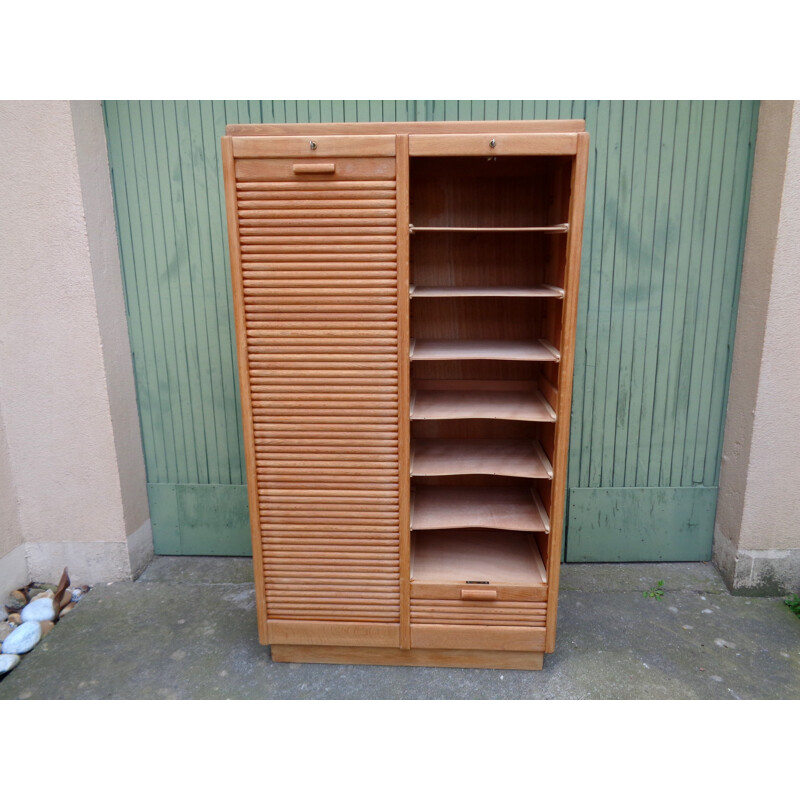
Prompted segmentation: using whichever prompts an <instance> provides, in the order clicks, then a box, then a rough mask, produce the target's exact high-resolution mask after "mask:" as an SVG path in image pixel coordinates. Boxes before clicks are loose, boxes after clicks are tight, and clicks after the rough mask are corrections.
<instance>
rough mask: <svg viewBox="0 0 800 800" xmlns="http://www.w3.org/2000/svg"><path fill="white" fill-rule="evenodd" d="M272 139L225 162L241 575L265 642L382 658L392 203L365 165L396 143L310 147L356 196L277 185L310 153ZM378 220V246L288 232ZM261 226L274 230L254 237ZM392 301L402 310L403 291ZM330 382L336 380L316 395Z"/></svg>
mask: <svg viewBox="0 0 800 800" xmlns="http://www.w3.org/2000/svg"><path fill="white" fill-rule="evenodd" d="M285 138H286V140H282V141H274V140H271V139H256V140H250V141H245V142H243V143H241V147H239V148H238V150H237V148H236V147H234V148H233V149H234V152H238V153H239V154H240V156H241V158H242V159H248V158H249V159H251V160H250V161H249V162H245V161H238V160H237V162H236V164H237V168H236V173H237V178H238V180H237V181H235V183H233V184H231V188H232V191H233V194H234V196H235V199H236V203H235V214H236V222H237V224H238V225H242V224H243V223H247V227H243V228H242V230H243V231H244V234H243V236H242V238H240V239H239V240H238V241H237V242H236V243H235V244H236V246H237V247H238V250H239V252H237V254H236V261H237V262H241V267H239V272H240V273H241V274H240V276H239V279H238V284H237V293H236V297H237V299H238V304H237V308H238V307H241V309H242V314H241V316H242V319H243V325H244V340H245V342H246V362H245V363H244V364H243V367H242V369H243V374H245V375H246V377H247V384H246V385H247V389H246V392H247V395H248V403H249V407H250V409H251V414H252V431H251V434H250V435H251V439H252V448H253V452H254V472H253V475H252V479H251V485H252V486H253V487H254V492H255V495H256V501H257V506H256V514H257V516H258V519H259V520H260V535H259V539H258V541H257V542H256V541H254V553H255V556H256V557H255V559H254V560H256V561H257V562H259V563H260V564H262V572H263V575H262V582H263V583H264V585H265V599H266V603H267V607H268V608H269V623H268V625H267V635H268V636H269V639H270V641H274V642H290V643H293V644H317V645H326V644H329V645H354V644H360V643H364V642H370V641H371V642H372V643H373V644H375V645H380V646H394V645H398V644H399V641H400V640H399V630H400V617H401V615H400V600H401V588H400V571H401V569H400V561H401V544H400V533H399V531H400V525H401V521H402V520H403V517H404V516H405V524H406V525H407V506H406V507H405V509H404V507H403V500H402V494H401V493H400V492H399V491H398V477H399V473H398V468H399V458H400V456H399V450H400V445H399V438H398V437H399V428H398V412H399V409H400V406H401V404H400V400H399V395H398V392H399V391H400V387H401V385H402V384H401V381H402V370H401V369H400V361H399V358H400V356H399V353H400V349H401V346H402V344H401V342H402V336H401V333H400V331H401V329H402V325H401V323H400V321H399V319H398V306H397V298H398V247H397V219H396V214H397V199H396V197H397V192H396V184H395V182H394V181H387V180H384V178H385V177H386V176H387V175H388V174H392V175H393V174H394V173H395V169H394V165H392V167H391V169H387V167H386V159H385V158H372V157H368V156H369V154H370V153H373V152H374V153H376V154H378V155H382V156H385V155H386V154H387V153H393V152H394V146H395V143H394V137H366V138H365V140H364V142H363V148H360V147H359V141H358V140H354V139H353V138H352V137H345V138H342V137H339V138H337V137H333V138H334V139H335V141H328V137H324V136H322V137H315V139H314V141H315V142H316V143H317V153H316V154H317V155H320V156H324V155H325V154H328V155H340V154H342V155H346V156H355V158H350V160H349V161H347V162H346V163H347V164H350V165H351V166H352V167H353V169H352V171H351V172H352V174H353V175H355V176H356V177H357V178H358V180H354V181H353V187H354V188H350V185H349V184H348V181H347V180H341V178H342V177H343V175H342V174H341V172H342V171H337V172H336V178H337V180H336V181H335V182H331V183H326V182H325V181H324V180H318V179H319V178H321V177H324V176H325V175H329V174H333V170H328V169H327V162H326V161H324V160H320V161H314V162H304V163H301V164H297V163H295V164H294V166H293V171H294V172H295V173H296V175H297V178H296V181H295V182H294V183H292V182H291V181H286V180H284V178H285V177H286V176H285V174H284V173H285V166H286V165H285V162H284V161H282V160H281V159H280V158H279V157H280V156H284V155H287V154H290V155H297V154H298V153H299V148H300V146H301V144H304V146H305V147H306V148H307V147H308V141H307V140H303V142H300V140H297V139H295V138H293V137H285ZM387 138H388V139H391V142H390V143H388V142H387V141H386V140H387ZM289 139H292V140H291V141H289ZM234 144H235V140H234ZM270 155H274V156H275V158H274V159H270V158H264V157H265V156H270ZM245 163H249V164H250V165H251V167H250V168H249V170H248V169H246V168H244V166H242V165H243V164H245ZM335 163H336V164H341V163H342V162H341V160H339V159H337V160H336V162H335ZM320 165H321V166H322V168H323V169H322V170H320ZM256 168H257V169H256ZM309 175H310V176H312V180H305V179H306V178H307V177H308V176H309ZM246 176H249V177H253V178H254V179H253V180H245V179H244V178H245V177H246ZM270 176H272V177H275V181H274V183H275V186H276V187H277V188H275V189H272V188H271V185H272V184H271V183H270V181H269V180H267V179H268V178H269V177H270ZM370 179H371V180H370ZM372 183H374V184H375V185H376V186H377V187H379V188H376V189H372V188H370V187H371V185H372ZM329 187H330V188H329ZM376 214H380V215H381V227H383V228H386V229H387V230H388V231H390V232H389V233H385V234H383V235H377V236H363V235H348V234H344V235H342V234H341V232H340V230H339V229H338V227H337V226H326V225H322V226H313V227H312V228H311V231H307V232H306V233H304V234H297V233H294V232H293V229H294V227H295V226H294V224H293V221H294V220H295V219H301V220H304V219H306V218H309V219H314V218H319V219H327V218H339V215H346V218H347V219H348V220H349V221H351V222H352V223H354V224H353V226H352V227H353V228H354V229H364V228H365V227H366V228H369V226H368V225H364V224H363V223H364V222H368V221H369V219H370V218H371V217H372V216H373V215H376ZM274 220H280V221H282V223H283V225H282V226H272V225H269V224H267V223H269V222H271V221H274ZM253 231H257V234H254V233H253ZM403 296H404V297H406V302H407V297H408V289H407V283H406V286H405V288H404V291H403ZM287 310H291V312H292V315H291V317H290V318H288V319H287V316H290V315H289V314H287ZM362 310H363V311H367V312H373V316H379V317H380V318H379V319H369V317H368V316H367V317H365V316H364V315H362V314H361V311H362ZM375 310H382V311H384V312H385V313H384V314H382V315H375V314H374V311H375ZM309 317H313V318H312V319H310V320H309ZM331 373H332V374H333V375H336V376H341V378H339V377H337V378H333V379H330V380H329V376H330V375H331ZM244 391H245V389H244V384H243V392H244ZM406 395H407V391H406ZM405 417H406V419H407V417H408V414H407V411H406V412H405ZM379 432H385V434H386V435H385V436H382V435H381V433H379ZM281 487H283V488H281ZM337 489H338V490H339V491H337Z"/></svg>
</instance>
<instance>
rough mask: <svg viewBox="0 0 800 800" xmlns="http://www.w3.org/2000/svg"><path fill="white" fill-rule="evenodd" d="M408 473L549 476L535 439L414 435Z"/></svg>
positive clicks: (547, 462)
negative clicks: (436, 437) (450, 437)
mask: <svg viewBox="0 0 800 800" xmlns="http://www.w3.org/2000/svg"><path fill="white" fill-rule="evenodd" d="M411 475H412V476H422V475H428V476H432V475H508V476H514V477H520V478H545V479H550V478H552V477H553V467H552V466H551V465H550V461H549V459H548V458H547V455H546V454H545V452H544V450H543V449H542V446H541V445H540V444H539V443H538V442H534V441H525V440H518V439H415V440H414V441H413V442H412V443H411Z"/></svg>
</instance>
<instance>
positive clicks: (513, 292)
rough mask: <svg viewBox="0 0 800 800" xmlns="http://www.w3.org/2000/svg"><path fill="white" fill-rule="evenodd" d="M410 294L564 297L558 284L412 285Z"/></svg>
mask: <svg viewBox="0 0 800 800" xmlns="http://www.w3.org/2000/svg"><path fill="white" fill-rule="evenodd" d="M409 296H410V297H412V298H417V297H555V298H563V297H564V290H563V289H561V288H559V287H558V286H548V285H546V284H542V285H541V286H411V287H409Z"/></svg>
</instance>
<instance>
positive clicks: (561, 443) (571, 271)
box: [545, 133, 589, 653]
mask: <svg viewBox="0 0 800 800" xmlns="http://www.w3.org/2000/svg"><path fill="white" fill-rule="evenodd" d="M577 137H578V152H577V154H576V156H575V163H574V166H573V169H572V179H571V187H570V203H569V233H568V234H567V236H568V240H567V264H566V271H565V276H564V300H563V304H564V305H563V310H562V324H561V361H560V363H559V366H558V407H557V408H556V419H557V421H556V434H555V454H554V458H553V482H552V500H551V504H550V542H549V545H550V546H549V552H548V558H547V577H548V587H549V588H548V593H549V594H548V603H547V632H546V637H545V652H546V653H552V652H553V649H554V648H555V642H556V616H557V611H558V584H559V574H560V567H561V540H562V536H563V530H564V508H565V499H566V482H567V455H568V452H569V420H570V412H571V407H572V371H573V367H574V364H575V325H576V320H577V314H578V282H579V279H580V268H581V240H582V236H583V213H584V204H585V198H586V170H587V165H588V160H589V134H587V133H579V134H577Z"/></svg>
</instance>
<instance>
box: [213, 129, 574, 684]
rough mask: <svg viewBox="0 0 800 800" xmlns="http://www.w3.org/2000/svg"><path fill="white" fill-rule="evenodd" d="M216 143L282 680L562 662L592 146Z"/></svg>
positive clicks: (334, 138) (531, 133)
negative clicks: (296, 675) (560, 629)
mask: <svg viewBox="0 0 800 800" xmlns="http://www.w3.org/2000/svg"><path fill="white" fill-rule="evenodd" d="M368 128H369V129H367V127H365V126H360V125H358V124H342V125H329V126H314V125H300V126H232V127H231V129H229V134H230V135H229V136H228V137H226V139H224V140H223V154H224V159H223V161H224V166H225V179H226V196H227V202H228V228H229V234H230V237H231V239H230V241H231V266H232V273H233V283H234V299H235V311H236V321H237V342H238V347H239V367H240V376H241V380H242V402H243V419H244V427H245V438H246V444H247V451H248V460H247V465H248V485H249V496H250V511H251V522H252V530H253V551H254V564H255V570H256V588H257V607H258V614H259V635H260V639H261V641H262V642H263V643H265V644H267V643H269V644H271V645H272V657H273V659H274V660H279V661H322V662H344V663H347V662H352V663H383V664H426V665H428V664H430V665H436V664H440V665H448V666H485V667H501V668H521V669H537V668H541V665H542V654H543V653H545V652H550V651H552V650H553V647H554V645H555V622H556V606H557V592H558V573H559V562H560V553H561V540H562V527H563V516H564V496H565V486H566V454H567V443H568V424H569V408H570V395H571V381H572V363H573V356H574V329H575V313H576V303H577V279H578V270H579V262H580V234H581V225H582V216H583V194H584V186H585V172H586V160H587V154H588V139H587V137H586V134H585V133H583V123H582V122H575V121H548V122H519V123H512V122H506V123H489V122H487V123H452V124H451V123H431V124H427V123H397V124H394V123H391V124H390V123H387V124H381V125H370V126H368Z"/></svg>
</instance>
